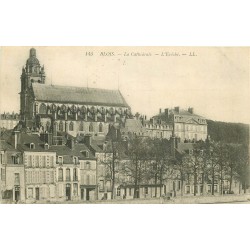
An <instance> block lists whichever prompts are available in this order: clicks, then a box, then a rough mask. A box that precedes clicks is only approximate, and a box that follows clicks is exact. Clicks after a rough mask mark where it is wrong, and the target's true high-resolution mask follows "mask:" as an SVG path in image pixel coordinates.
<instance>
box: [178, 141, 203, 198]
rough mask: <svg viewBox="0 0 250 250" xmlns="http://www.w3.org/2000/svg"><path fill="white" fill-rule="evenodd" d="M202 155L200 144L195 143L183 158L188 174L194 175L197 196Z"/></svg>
mask: <svg viewBox="0 0 250 250" xmlns="http://www.w3.org/2000/svg"><path fill="white" fill-rule="evenodd" d="M202 157H203V151H202V150H201V149H200V145H199V144H194V147H193V149H192V150H190V151H189V153H188V154H185V155H184V157H183V159H182V162H183V164H184V168H185V169H186V172H187V174H191V176H192V177H193V184H194V196H196V194H197V191H198V189H197V187H198V177H199V175H200V172H201V167H202V163H203V158H202Z"/></svg>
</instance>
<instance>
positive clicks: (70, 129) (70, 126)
mask: <svg viewBox="0 0 250 250" xmlns="http://www.w3.org/2000/svg"><path fill="white" fill-rule="evenodd" d="M69 131H74V123H73V122H70V124H69Z"/></svg>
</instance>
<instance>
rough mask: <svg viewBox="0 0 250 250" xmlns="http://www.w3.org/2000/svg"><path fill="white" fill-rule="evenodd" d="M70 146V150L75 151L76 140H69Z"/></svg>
mask: <svg viewBox="0 0 250 250" xmlns="http://www.w3.org/2000/svg"><path fill="white" fill-rule="evenodd" d="M68 146H69V148H70V149H72V150H73V149H74V147H75V140H74V138H71V139H69V140H68Z"/></svg>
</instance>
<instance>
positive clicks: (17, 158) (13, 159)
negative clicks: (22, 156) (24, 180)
mask: <svg viewBox="0 0 250 250" xmlns="http://www.w3.org/2000/svg"><path fill="white" fill-rule="evenodd" d="M11 161H12V164H19V156H18V155H12V156H11Z"/></svg>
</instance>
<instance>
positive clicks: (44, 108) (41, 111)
mask: <svg viewBox="0 0 250 250" xmlns="http://www.w3.org/2000/svg"><path fill="white" fill-rule="evenodd" d="M46 113H47V107H46V105H45V104H44V103H42V104H41V105H40V108H39V114H46Z"/></svg>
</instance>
